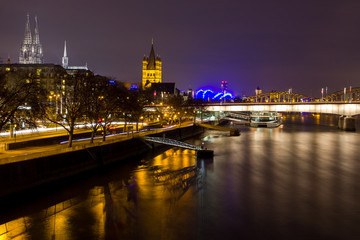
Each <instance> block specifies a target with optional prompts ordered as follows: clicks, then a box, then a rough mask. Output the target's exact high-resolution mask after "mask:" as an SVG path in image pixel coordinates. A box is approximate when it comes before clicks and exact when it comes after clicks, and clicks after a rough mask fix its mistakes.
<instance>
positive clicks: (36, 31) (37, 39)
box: [33, 16, 40, 44]
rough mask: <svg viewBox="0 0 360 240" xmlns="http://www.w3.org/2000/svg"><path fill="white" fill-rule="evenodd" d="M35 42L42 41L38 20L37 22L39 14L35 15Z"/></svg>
mask: <svg viewBox="0 0 360 240" xmlns="http://www.w3.org/2000/svg"><path fill="white" fill-rule="evenodd" d="M33 43H34V44H39V43H40V37H39V28H38V22H37V16H35V28H34V42H33Z"/></svg>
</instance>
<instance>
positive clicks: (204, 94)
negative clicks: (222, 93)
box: [202, 89, 214, 100]
mask: <svg viewBox="0 0 360 240" xmlns="http://www.w3.org/2000/svg"><path fill="white" fill-rule="evenodd" d="M208 92H210V93H212V94H214V92H213V91H211V90H210V89H208V90H206V91H204V93H203V97H202V98H203V99H204V100H205V99H206V98H205V97H206V93H208Z"/></svg>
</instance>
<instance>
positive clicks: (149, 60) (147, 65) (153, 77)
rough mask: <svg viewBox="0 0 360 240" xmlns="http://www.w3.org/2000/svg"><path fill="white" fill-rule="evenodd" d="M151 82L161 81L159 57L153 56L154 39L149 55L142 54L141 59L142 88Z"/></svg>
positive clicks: (148, 85) (147, 86)
mask: <svg viewBox="0 0 360 240" xmlns="http://www.w3.org/2000/svg"><path fill="white" fill-rule="evenodd" d="M152 83H161V59H160V56H156V57H155V51H154V41H152V43H151V51H150V55H149V57H146V56H144V59H143V76H142V88H143V89H146V88H150V87H151V84H152Z"/></svg>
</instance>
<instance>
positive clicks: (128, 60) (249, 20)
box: [0, 0, 360, 95]
mask: <svg viewBox="0 0 360 240" xmlns="http://www.w3.org/2000/svg"><path fill="white" fill-rule="evenodd" d="M359 7H360V2H358V1H351V0H350V1H329V0H318V1H310V0H309V1H308V0H305V1H291V0H287V1H285V0H274V1H268V0H253V1H239V0H234V1H187V0H186V1H172V0H155V1H145V0H137V1H133V0H121V1H119V0H105V1H87V0H76V1H70V0H62V1H53V0H51V1H49V0H47V1H45V0H32V1H28V0H3V1H2V3H1V8H0V29H1V31H2V32H1V45H0V57H1V58H2V59H5V60H6V58H7V55H8V54H10V56H11V58H12V60H13V61H15V62H16V61H17V59H18V51H19V47H20V44H21V41H22V39H23V35H24V28H25V20H26V14H27V13H29V14H30V15H31V17H32V19H33V17H34V16H35V15H37V16H38V19H39V28H40V40H41V42H42V44H43V48H44V55H45V59H46V62H52V63H60V61H61V57H62V53H63V44H64V40H67V45H68V55H69V61H70V65H80V64H85V63H86V62H87V63H88V65H89V67H90V68H91V69H92V70H94V71H95V72H96V73H98V74H102V75H108V76H113V77H116V78H117V79H119V80H121V81H137V80H138V81H140V79H141V67H142V62H141V60H142V58H143V55H144V54H146V55H148V54H149V51H150V46H151V39H152V38H154V42H155V51H156V53H157V54H160V55H161V58H162V60H163V78H164V81H167V82H176V84H177V86H178V87H179V88H181V89H184V90H185V89H187V88H193V89H198V88H200V87H202V86H204V85H207V86H214V87H220V81H221V80H227V81H228V82H229V87H230V88H231V89H232V90H233V92H234V93H236V94H242V93H246V94H252V93H253V90H254V89H255V88H256V87H257V86H260V87H261V88H262V89H263V90H264V91H270V90H275V89H276V90H287V89H288V88H293V89H294V91H298V92H302V93H305V94H310V93H312V94H313V95H320V90H321V87H325V86H328V88H329V91H330V92H331V91H336V90H340V89H343V88H344V87H348V86H350V85H351V86H353V87H356V86H357V87H360V84H359V80H358V79H359V77H360V70H359V69H360V68H359V66H360V45H359V42H360V33H359V26H360V15H359V14H358V11H357V10H358V9H359Z"/></svg>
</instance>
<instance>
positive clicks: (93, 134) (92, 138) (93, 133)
mask: <svg viewBox="0 0 360 240" xmlns="http://www.w3.org/2000/svg"><path fill="white" fill-rule="evenodd" d="M94 136H95V132H94V129H93V131H92V132H91V139H90V143H94Z"/></svg>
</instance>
